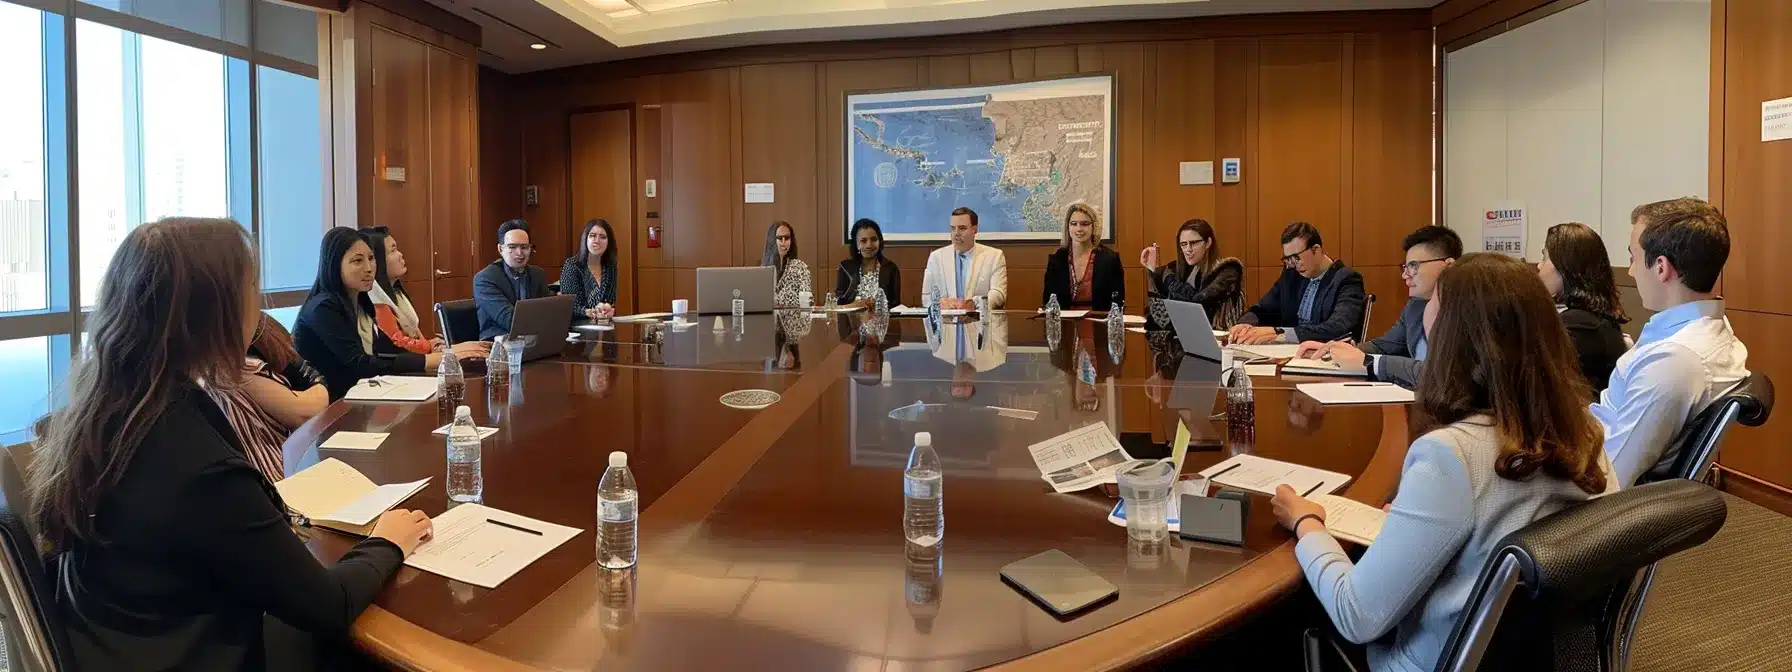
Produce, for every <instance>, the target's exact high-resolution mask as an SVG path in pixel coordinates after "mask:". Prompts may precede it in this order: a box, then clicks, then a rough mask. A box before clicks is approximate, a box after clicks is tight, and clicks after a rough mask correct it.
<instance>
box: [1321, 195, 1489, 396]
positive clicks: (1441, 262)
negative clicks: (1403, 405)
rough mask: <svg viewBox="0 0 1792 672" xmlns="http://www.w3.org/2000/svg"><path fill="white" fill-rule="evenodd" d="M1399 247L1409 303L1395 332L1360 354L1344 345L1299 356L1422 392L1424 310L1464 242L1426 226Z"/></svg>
mask: <svg viewBox="0 0 1792 672" xmlns="http://www.w3.org/2000/svg"><path fill="white" fill-rule="evenodd" d="M1400 246H1401V247H1402V248H1405V250H1406V263H1405V264H1403V265H1402V266H1401V267H1400V276H1401V277H1402V278H1405V279H1406V291H1407V293H1408V294H1409V295H1411V298H1409V299H1407V300H1406V307H1405V308H1404V309H1402V310H1401V311H1400V320H1399V321H1398V322H1395V323H1394V328H1392V329H1389V330H1388V333H1386V334H1384V335H1382V337H1381V338H1377V339H1375V340H1372V341H1369V342H1368V343H1364V344H1363V345H1362V347H1361V348H1360V349H1359V348H1358V347H1356V346H1354V345H1351V344H1350V343H1349V342H1346V341H1331V342H1329V343H1321V342H1318V341H1308V342H1305V343H1301V345H1300V356H1302V357H1309V358H1311V357H1318V356H1322V355H1327V354H1329V355H1331V359H1332V361H1334V362H1338V363H1339V364H1342V365H1344V366H1348V367H1357V366H1361V367H1363V368H1364V369H1366V370H1367V371H1368V373H1369V379H1370V380H1382V381H1387V382H1390V383H1394V384H1396V385H1399V386H1401V387H1404V388H1407V389H1412V388H1415V387H1418V385H1419V375H1420V374H1422V373H1424V371H1425V350H1426V343H1425V304H1426V303H1429V302H1430V301H1431V297H1432V295H1433V294H1434V293H1435V292H1436V291H1437V278H1438V276H1440V275H1443V273H1444V269H1446V268H1449V267H1450V265H1451V264H1454V263H1456V260H1457V259H1458V258H1461V257H1462V238H1461V237H1460V236H1457V235H1456V232H1455V231H1453V230H1451V229H1450V228H1448V227H1443V226H1427V227H1423V228H1420V229H1419V230H1417V231H1414V232H1412V233H1410V234H1407V236H1406V240H1404V241H1401V243H1400Z"/></svg>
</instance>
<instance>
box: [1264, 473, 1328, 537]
mask: <svg viewBox="0 0 1792 672" xmlns="http://www.w3.org/2000/svg"><path fill="white" fill-rule="evenodd" d="M1270 504H1272V505H1274V507H1275V511H1276V522H1278V523H1281V524H1282V527H1286V528H1288V530H1289V531H1291V532H1293V533H1294V538H1296V539H1299V538H1301V537H1303V536H1306V535H1307V534H1310V533H1313V532H1319V531H1323V530H1324V529H1325V507H1323V506H1320V505H1318V504H1314V503H1313V500H1310V499H1307V498H1305V497H1302V496H1300V495H1298V494H1295V492H1294V488H1291V487H1288V486H1287V485H1286V484H1283V485H1278V486H1276V496H1275V497H1274V498H1272V499H1270ZM1309 516H1318V517H1317V518H1311V517H1309ZM1303 518H1304V520H1303Z"/></svg>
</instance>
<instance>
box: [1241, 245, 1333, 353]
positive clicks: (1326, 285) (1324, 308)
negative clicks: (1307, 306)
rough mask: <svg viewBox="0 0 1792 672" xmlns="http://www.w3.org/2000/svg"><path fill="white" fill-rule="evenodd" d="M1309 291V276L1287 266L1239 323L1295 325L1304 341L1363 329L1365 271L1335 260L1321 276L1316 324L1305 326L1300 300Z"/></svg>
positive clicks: (1298, 334) (1315, 314) (1296, 333)
mask: <svg viewBox="0 0 1792 672" xmlns="http://www.w3.org/2000/svg"><path fill="white" fill-rule="evenodd" d="M1306 291H1307V279H1306V277H1304V276H1302V275H1301V274H1300V273H1299V272H1297V271H1295V270H1294V269H1292V268H1290V269H1284V270H1283V271H1282V277H1279V278H1276V284H1275V286H1273V287H1270V288H1269V292H1268V293H1266V294H1264V295H1263V299H1262V300H1261V301H1259V302H1257V305H1255V306H1251V308H1250V309H1249V310H1246V311H1245V312H1244V317H1243V318H1241V319H1239V323H1241V324H1255V325H1259V326H1264V327H1292V328H1294V335H1295V337H1296V338H1298V339H1300V340H1303V341H1335V340H1338V339H1340V338H1344V337H1346V336H1348V337H1351V338H1355V337H1356V336H1357V334H1358V332H1361V331H1362V330H1363V274H1361V273H1358V272H1356V271H1354V270H1351V268H1350V267H1349V266H1345V265H1344V262H1342V261H1335V262H1332V267H1331V268H1328V269H1326V271H1325V275H1322V276H1319V295H1318V296H1316V297H1314V298H1313V324H1312V325H1310V326H1306V327H1301V326H1299V325H1300V300H1301V296H1302V295H1303V294H1305V293H1306Z"/></svg>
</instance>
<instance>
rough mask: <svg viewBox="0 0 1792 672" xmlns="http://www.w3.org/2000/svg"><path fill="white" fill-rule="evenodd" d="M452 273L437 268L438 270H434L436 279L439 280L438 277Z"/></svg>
mask: <svg viewBox="0 0 1792 672" xmlns="http://www.w3.org/2000/svg"><path fill="white" fill-rule="evenodd" d="M452 272H453V271H444V270H442V269H439V268H438V269H436V277H438V278H440V277H442V276H445V275H448V274H449V273H452Z"/></svg>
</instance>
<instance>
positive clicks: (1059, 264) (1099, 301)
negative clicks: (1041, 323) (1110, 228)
mask: <svg viewBox="0 0 1792 672" xmlns="http://www.w3.org/2000/svg"><path fill="white" fill-rule="evenodd" d="M1100 222H1101V220H1100V219H1099V218H1098V217H1096V216H1095V208H1094V207H1092V206H1090V205H1089V204H1087V203H1073V204H1071V205H1070V207H1069V208H1068V209H1066V210H1065V211H1064V237H1063V239H1062V240H1061V241H1059V243H1058V250H1057V251H1056V252H1053V253H1052V254H1051V256H1049V257H1046V259H1045V291H1044V293H1043V294H1042V295H1041V296H1040V297H1039V305H1041V306H1045V305H1048V304H1050V303H1051V299H1052V297H1053V296H1056V297H1058V307H1060V308H1063V309H1065V310H1073V309H1075V310H1087V309H1093V310H1107V309H1109V308H1110V307H1112V304H1113V302H1114V297H1115V296H1119V297H1121V298H1123V299H1124V298H1125V297H1126V266H1125V264H1124V263H1123V262H1121V261H1120V254H1119V253H1117V252H1115V251H1113V250H1111V249H1108V246H1107V245H1103V244H1102V242H1101V231H1100V230H1099V229H1100Z"/></svg>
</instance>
